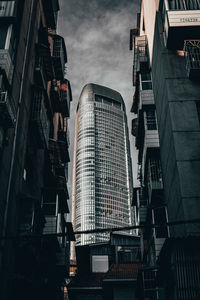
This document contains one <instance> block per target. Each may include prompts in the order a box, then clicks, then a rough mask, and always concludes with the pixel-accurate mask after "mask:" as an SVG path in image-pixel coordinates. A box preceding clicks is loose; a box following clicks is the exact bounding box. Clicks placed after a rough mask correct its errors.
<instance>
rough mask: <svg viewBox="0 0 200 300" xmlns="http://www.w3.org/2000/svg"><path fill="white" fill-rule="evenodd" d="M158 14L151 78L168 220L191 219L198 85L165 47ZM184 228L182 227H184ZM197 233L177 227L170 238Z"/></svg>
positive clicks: (199, 175)
mask: <svg viewBox="0 0 200 300" xmlns="http://www.w3.org/2000/svg"><path fill="white" fill-rule="evenodd" d="M159 18H160V15H159V14H157V18H156V25H155V36H154V47H153V59H152V75H153V76H152V77H153V87H154V95H155V104H156V111H157V119H158V129H159V137H160V148H161V162H162V169H163V177H164V190H165V200H166V202H167V208H168V216H169V220H170V221H171V220H173V221H174V220H183V219H193V218H198V217H199V212H200V172H199V170H200V123H199V119H198V114H197V108H196V103H195V101H197V100H200V86H199V84H198V83H195V82H193V81H191V80H189V79H188V78H187V75H186V69H185V59H184V56H183V52H180V51H179V52H177V51H169V50H168V49H166V48H164V47H163V46H162V45H163V41H162V40H161V39H162V35H161V34H160V32H161V28H159ZM184 227H185V228H184ZM185 230H186V231H187V232H188V233H193V232H196V231H199V228H198V226H197V225H190V226H189V225H187V226H176V227H174V228H173V229H171V230H170V232H171V234H172V235H180V234H182V233H183V232H184V231H185Z"/></svg>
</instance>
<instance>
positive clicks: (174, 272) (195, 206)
mask: <svg viewBox="0 0 200 300" xmlns="http://www.w3.org/2000/svg"><path fill="white" fill-rule="evenodd" d="M199 29H200V3H199V1H182V0H171V1H168V0H163V1H149V0H147V1H146V0H143V1H141V12H140V15H139V16H138V27H137V28H136V29H135V30H132V31H131V47H132V48H133V51H134V72H133V84H134V85H135V86H136V94H135V97H134V101H133V112H135V113H136V114H137V120H135V121H133V133H134V134H135V135H136V146H137V147H138V149H139V158H138V161H139V166H140V171H139V179H140V181H141V188H139V189H138V191H135V195H136V194H137V193H138V194H139V193H140V194H142V193H141V191H144V190H145V189H146V188H147V190H148V180H145V178H147V177H148V169H146V167H145V164H146V159H147V158H146V157H147V156H145V153H147V152H146V145H147V143H149V140H148V139H149V133H150V132H147V131H146V126H147V127H148V126H149V125H150V123H151V124H152V119H154V120H156V123H157V129H158V140H157V142H158V143H157V145H156V146H155V144H154V145H153V148H155V147H158V148H159V153H158V154H157V156H156V157H157V158H158V157H160V167H159V168H160V171H159V176H160V178H162V190H163V191H162V195H161V194H160V195H159V199H160V200H159V201H162V204H163V207H166V215H165V216H164V215H163V213H159V214H158V216H157V222H156V219H155V215H154V214H152V213H151V214H148V211H150V212H152V211H153V208H152V201H154V202H155V201H157V200H158V199H156V195H155V194H154V195H153V198H152V200H150V197H149V194H148V193H147V195H146V196H145V197H146V202H145V201H144V203H143V204H144V206H146V208H145V209H146V211H145V213H146V215H144V214H143V215H142V216H141V217H138V218H139V219H140V221H142V217H143V216H144V217H145V218H144V220H143V221H144V222H145V224H146V229H145V230H144V231H143V234H144V235H145V236H144V238H143V241H142V247H143V253H144V259H146V263H147V264H148V266H149V267H150V266H151V267H152V269H148V270H147V269H146V274H148V272H149V274H150V273H151V274H152V283H153V277H154V278H156V275H155V274H156V272H157V271H158V274H159V276H160V280H161V281H160V289H159V287H158V286H157V289H155V290H154V296H153V292H152V294H151V292H150V291H149V292H148V291H147V290H148V288H147V286H146V296H147V295H148V297H152V298H150V299H184V298H185V299H198V298H199V296H200V291H199V288H198V286H199V281H198V276H197V273H198V272H199V270H200V256H199V254H198V251H199V250H198V247H197V248H196V249H195V248H193V246H192V245H194V244H195V243H196V244H198V241H199V234H200V226H199V220H198V219H199V211H200V202H199V200H200V186H199V182H200V172H199V164H200V152H199V146H200V119H199V94H200V85H199V78H200V76H199V75H200V47H199V38H200V37H199ZM144 41H146V42H144ZM147 70H148V73H149V75H148V77H147V75H146V73H147V72H146V71H147ZM148 79H149V80H148ZM148 81H151V83H152V87H151V89H149V90H148V88H147V87H148V86H149V87H150V84H149V83H148ZM141 87H144V88H145V89H146V88H147V90H146V91H143V88H141ZM147 105H149V108H150V109H151V112H148V113H147ZM153 107H154V109H155V113H154V116H153V112H152V108H153ZM148 115H149V116H148ZM154 122H155V121H154ZM150 127H152V125H151V126H150ZM153 139H154V137H153V136H151V142H153ZM154 142H155V139H154ZM150 147H152V146H150ZM151 153H152V151H151ZM151 155H152V154H150V157H151ZM150 170H152V171H153V170H154V167H153V166H152V168H151V167H150ZM152 175H153V174H152ZM153 176H155V174H154V175H153ZM160 182H161V181H160ZM145 197H143V195H142V197H141V198H140V197H139V195H138V197H135V201H136V203H138V211H139V212H140V211H141V208H142V205H141V201H143V200H142V199H145ZM161 198H162V199H161ZM139 199H141V201H140V200H139ZM167 220H168V221H169V223H170V222H177V223H178V224H176V225H173V226H172V224H171V225H170V226H168V228H166V236H165V239H166V240H165V242H164V240H163V242H164V245H163V246H162V244H161V245H160V246H161V247H160V248H159V252H157V253H156V255H153V253H152V252H151V251H150V249H151V247H149V245H150V244H151V243H150V241H151V238H150V237H151V234H150V231H151V229H150V224H156V225H159V224H161V222H163V223H166V221H167ZM181 222H182V224H181ZM148 226H149V227H148ZM148 228H149V229H148ZM162 229H164V227H163V226H162ZM153 231H154V232H155V231H156V229H153ZM189 243H191V246H190V245H189ZM154 245H155V248H156V241H155V242H154ZM145 251H146V256H145ZM189 262H190V263H189ZM182 271H183V272H184V273H183V274H182V273H181V272H182ZM164 272H166V273H167V274H168V275H164ZM181 274H182V275H181ZM190 274H192V276H193V277H191V276H190ZM146 278H147V277H146ZM140 281H141V282H143V283H141V286H142V287H143V288H141V289H142V290H143V294H142V292H141V291H140V292H139V294H138V295H139V297H140V298H139V299H145V298H144V297H145V270H144V271H143V274H142V275H141V277H140ZM154 283H155V281H154ZM154 286H155V284H154ZM153 297H154V298H153ZM155 297H157V298H155Z"/></svg>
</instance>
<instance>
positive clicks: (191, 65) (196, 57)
mask: <svg viewBox="0 0 200 300" xmlns="http://www.w3.org/2000/svg"><path fill="white" fill-rule="evenodd" d="M184 50H185V59H186V71H187V75H188V77H189V78H190V79H195V78H196V79H199V78H200V40H186V41H185V45H184Z"/></svg>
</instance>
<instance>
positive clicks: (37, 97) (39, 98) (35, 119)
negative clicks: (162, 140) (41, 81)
mask: <svg viewBox="0 0 200 300" xmlns="http://www.w3.org/2000/svg"><path fill="white" fill-rule="evenodd" d="M30 121H31V125H32V129H33V131H34V133H35V134H36V139H37V145H38V147H39V148H47V146H48V140H49V129H50V124H49V120H48V117H47V110H46V107H45V103H44V92H43V90H42V89H39V88H35V90H34V97H33V102H32V111H31V118H30Z"/></svg>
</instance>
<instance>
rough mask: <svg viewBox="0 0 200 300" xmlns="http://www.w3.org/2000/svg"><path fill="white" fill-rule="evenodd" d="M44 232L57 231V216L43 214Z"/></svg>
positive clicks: (51, 232)
mask: <svg viewBox="0 0 200 300" xmlns="http://www.w3.org/2000/svg"><path fill="white" fill-rule="evenodd" d="M43 233H44V234H55V233H57V216H45V226H44V229H43Z"/></svg>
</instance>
